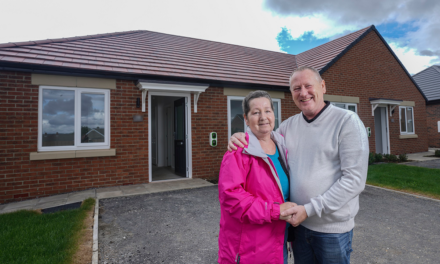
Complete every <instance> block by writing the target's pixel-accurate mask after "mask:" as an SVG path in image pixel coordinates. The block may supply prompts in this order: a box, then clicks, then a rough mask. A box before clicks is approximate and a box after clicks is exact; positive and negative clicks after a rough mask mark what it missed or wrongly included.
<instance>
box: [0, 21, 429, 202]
mask: <svg viewBox="0 0 440 264" xmlns="http://www.w3.org/2000/svg"><path fill="white" fill-rule="evenodd" d="M303 65H308V66H313V67H315V68H317V69H318V70H319V71H320V72H321V74H322V76H323V78H324V79H325V81H326V84H327V94H326V96H325V99H326V100H329V101H331V102H332V103H333V104H335V105H336V106H338V107H342V108H346V109H348V110H351V111H355V112H357V114H358V115H359V116H360V118H361V119H362V120H363V122H364V124H365V126H366V127H367V128H370V130H371V137H370V138H369V139H370V149H371V151H375V152H383V153H393V154H400V153H412V152H420V151H426V150H427V148H428V134H427V129H426V109H425V98H424V96H423V94H422V93H421V92H420V90H419V88H418V86H417V85H416V84H415V82H414V80H413V79H412V78H411V76H410V75H409V74H408V72H407V71H406V69H405V68H404V67H403V65H402V63H401V62H400V61H399V60H398V58H397V57H396V55H395V54H394V53H393V51H392V50H391V49H390V47H389V46H388V44H387V43H386V42H385V40H384V39H383V38H382V36H381V35H380V34H379V32H378V31H377V30H376V28H375V27H374V26H370V27H367V28H364V29H362V30H359V31H357V32H354V33H351V34H348V35H346V36H343V37H341V38H338V39H335V40H332V41H330V42H328V43H326V44H323V45H321V46H319V47H316V48H313V49H311V50H308V51H306V52H303V53H301V54H298V55H290V54H285V53H280V52H272V51H266V50H259V49H255V48H248V47H242V46H237V45H230V44H224V43H218V42H212V41H206V40H200V39H193V38H187V37H180V36H174V35H168V34H162V33H157V32H150V31H143V30H142V31H130V32H121V33H112V34H100V35H93V36H84V37H73V38H63V39H53V40H42V41H30V42H21V43H7V44H0V95H1V97H0V122H1V127H0V138H1V143H0V144H1V148H0V203H7V202H11V201H19V200H25V199H31V198H35V197H42V196H48V195H54V194H59V193H66V192H73V191H79V190H85V189H89V188H97V187H108V186H118V185H129V184H140V183H148V182H152V181H155V180H165V179H176V178H180V177H186V178H205V179H215V178H217V177H218V172H219V166H220V162H221V159H222V157H223V154H224V152H225V150H226V144H227V140H228V137H229V135H230V134H231V131H232V132H234V131H242V130H243V129H244V124H243V123H242V121H241V120H242V119H240V118H237V115H241V114H242V113H241V107H240V104H241V100H242V98H243V97H244V96H245V95H246V94H247V93H248V92H249V91H251V90H256V89H262V90H267V91H269V92H270V94H271V95H272V97H273V99H274V102H275V108H276V109H275V110H276V118H277V125H278V124H279V122H281V121H282V120H285V119H287V118H288V117H290V116H292V115H294V114H297V113H299V112H300V111H299V109H298V108H297V107H296V106H295V104H294V103H293V100H292V98H291V95H290V92H289V84H288V79H289V76H290V74H291V72H292V71H293V70H294V69H295V68H297V67H299V66H303ZM402 109H403V110H402ZM402 115H404V116H402ZM409 115H411V118H409V117H408V116H409ZM400 120H404V121H402V122H404V123H402V124H404V125H405V129H404V130H402V128H401V126H400V124H401V122H400ZM211 132H217V135H218V139H217V140H218V146H216V147H212V146H211V145H210V138H209V135H210V133H211ZM311 140H313V139H311Z"/></svg>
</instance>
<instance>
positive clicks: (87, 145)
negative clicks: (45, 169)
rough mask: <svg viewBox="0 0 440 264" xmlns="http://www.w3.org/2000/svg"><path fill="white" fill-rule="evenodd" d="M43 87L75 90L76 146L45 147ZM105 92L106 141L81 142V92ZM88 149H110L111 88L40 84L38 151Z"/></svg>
mask: <svg viewBox="0 0 440 264" xmlns="http://www.w3.org/2000/svg"><path fill="white" fill-rule="evenodd" d="M43 89H51V90H67V91H75V106H74V107H75V108H74V113H75V118H74V133H75V137H74V146H55V147H43V140H42V134H43ZM82 93H88V94H103V95H104V111H105V112H104V122H105V125H104V142H99V143H81V94H82ZM88 149H110V90H107V89H92V88H83V87H81V88H70V87H62V86H40V88H39V95H38V151H39V152H40V151H41V152H42V151H66V150H88Z"/></svg>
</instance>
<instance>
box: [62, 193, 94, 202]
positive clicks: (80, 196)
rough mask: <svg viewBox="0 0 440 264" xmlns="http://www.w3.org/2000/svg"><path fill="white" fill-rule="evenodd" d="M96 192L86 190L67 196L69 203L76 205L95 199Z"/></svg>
mask: <svg viewBox="0 0 440 264" xmlns="http://www.w3.org/2000/svg"><path fill="white" fill-rule="evenodd" d="M95 197H96V190H86V191H80V192H75V193H69V194H68V196H67V203H74V202H80V201H84V200H85V199H87V198H95Z"/></svg>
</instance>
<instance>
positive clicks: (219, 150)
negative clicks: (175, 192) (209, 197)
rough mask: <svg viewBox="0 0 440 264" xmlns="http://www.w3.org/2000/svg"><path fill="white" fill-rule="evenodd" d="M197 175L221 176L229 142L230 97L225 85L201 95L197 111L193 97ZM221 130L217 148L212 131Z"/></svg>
mask: <svg viewBox="0 0 440 264" xmlns="http://www.w3.org/2000/svg"><path fill="white" fill-rule="evenodd" d="M191 98H192V100H191V108H192V109H191V134H192V145H193V146H192V159H193V162H192V168H193V178H206V179H217V178H218V173H219V171H220V163H221V161H222V159H223V155H224V154H225V152H226V150H227V144H228V109H227V104H228V103H227V96H225V95H223V88H218V87H209V88H208V89H206V91H205V92H204V93H201V94H200V97H199V100H198V103H197V113H194V96H192V97H191ZM211 132H217V137H218V143H217V147H211V146H210V145H209V133H211Z"/></svg>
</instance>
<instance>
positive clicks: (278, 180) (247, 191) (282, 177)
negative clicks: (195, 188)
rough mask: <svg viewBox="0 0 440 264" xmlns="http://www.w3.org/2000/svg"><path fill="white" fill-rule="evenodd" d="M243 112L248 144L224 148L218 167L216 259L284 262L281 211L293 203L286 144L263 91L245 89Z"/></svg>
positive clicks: (231, 261)
mask: <svg viewBox="0 0 440 264" xmlns="http://www.w3.org/2000/svg"><path fill="white" fill-rule="evenodd" d="M243 113H244V114H243V116H244V119H245V121H246V125H247V126H248V128H247V133H246V140H247V142H248V145H247V146H245V148H244V149H242V148H238V149H237V150H236V151H234V152H226V154H225V155H224V157H223V161H222V165H221V168H220V176H219V183H218V188H219V200H220V207H221V218H220V234H219V258H218V262H219V263H234V264H235V263H242V264H247V263H253V264H254V263H276V264H280V263H287V257H286V258H285V257H284V256H287V251H285V250H284V249H285V245H286V240H285V238H286V232H285V230H286V222H285V221H282V220H285V218H284V219H282V218H281V216H280V212H282V211H284V210H286V209H287V208H289V207H291V206H294V205H295V204H293V203H289V202H285V201H286V200H287V199H288V196H289V180H288V170H287V166H286V164H287V157H286V155H287V153H286V149H287V148H286V146H285V144H284V139H283V137H282V136H281V135H280V134H278V133H276V132H274V131H273V129H274V126H275V115H274V109H273V103H272V99H271V98H270V96H269V94H268V93H267V92H264V91H255V92H251V93H249V94H248V95H247V96H246V98H245V99H244V100H243ZM289 217H290V216H289ZM289 217H287V218H289Z"/></svg>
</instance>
